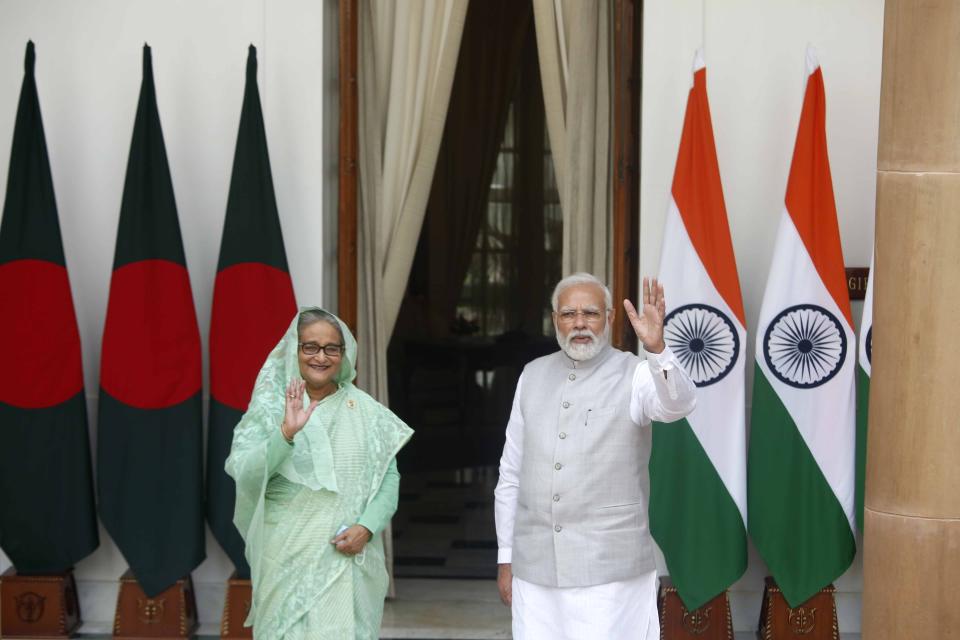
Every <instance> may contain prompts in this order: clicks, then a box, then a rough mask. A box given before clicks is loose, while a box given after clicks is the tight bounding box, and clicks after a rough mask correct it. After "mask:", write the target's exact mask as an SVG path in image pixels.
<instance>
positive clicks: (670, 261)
mask: <svg viewBox="0 0 960 640" xmlns="http://www.w3.org/2000/svg"><path fill="white" fill-rule="evenodd" d="M706 73H707V72H706V69H705V68H704V64H703V59H702V57H701V56H700V54H699V52H698V53H697V56H696V60H695V62H694V74H693V86H692V87H691V89H690V94H689V97H688V98H687V114H686V117H685V118H684V123H683V133H682V134H681V138H680V150H679V153H678V156H677V166H676V170H675V172H674V177H673V188H672V196H673V197H672V198H671V201H670V208H669V211H668V212H667V222H666V229H665V231H664V237H663V250H662V254H661V261H660V279H661V281H662V282H663V285H664V290H665V292H666V298H667V304H668V309H667V311H668V313H667V316H666V318H665V324H664V340H665V341H666V343H667V344H668V345H669V346H670V348H671V349H672V350H673V351H674V353H675V354H676V355H677V357H678V358H679V359H680V361H681V363H682V364H683V366H684V368H685V369H686V371H687V372H688V373H689V374H690V376H691V377H692V378H693V380H694V382H695V383H696V385H697V408H696V409H695V410H694V412H693V413H691V414H690V415H689V416H687V418H686V419H685V420H681V421H679V422H674V423H671V424H659V423H655V424H654V426H653V450H652V452H651V456H650V531H651V533H652V534H653V536H654V538H655V539H656V541H657V544H659V545H660V548H661V550H662V551H663V553H664V556H665V558H666V562H667V568H668V569H669V573H670V577H671V579H672V580H673V583H674V586H675V587H676V588H677V593H678V594H679V596H680V598H681V599H682V600H683V602H684V605H685V606H686V607H687V608H688V609H689V610H693V609H697V608H699V607H700V606H701V605H703V604H705V603H706V602H708V601H709V600H710V599H711V598H713V597H714V596H716V595H717V594H719V593H722V592H723V591H724V590H726V589H727V587H729V586H730V584H732V583H733V582H734V581H735V580H737V578H739V577H740V576H741V575H743V572H744V570H745V569H746V566H747V534H746V527H745V524H744V523H745V522H746V516H747V513H746V510H747V496H746V492H747V491H746V460H745V457H746V436H745V433H744V346H745V345H746V330H745V328H744V327H745V325H746V323H745V322H744V314H743V301H742V298H741V295H740V282H739V280H738V279H737V264H736V261H735V260H734V256H733V245H732V243H731V241H730V229H729V226H728V224H727V211H726V208H725V206H724V203H723V189H722V188H721V185H720V170H719V168H718V165H717V153H716V149H715V147H714V142H713V127H712V126H711V124H710V106H709V105H708V103H707V75H706Z"/></svg>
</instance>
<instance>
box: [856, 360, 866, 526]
mask: <svg viewBox="0 0 960 640" xmlns="http://www.w3.org/2000/svg"><path fill="white" fill-rule="evenodd" d="M869 406H870V376H868V375H867V372H866V371H864V369H863V367H860V366H858V367H857V466H856V473H857V490H856V491H857V493H856V498H855V501H854V503H853V509H854V513H855V514H856V516H857V528H858V529H859V530H860V531H863V498H864V492H865V489H866V483H865V480H866V477H867V473H866V472H867V418H868V409H869Z"/></svg>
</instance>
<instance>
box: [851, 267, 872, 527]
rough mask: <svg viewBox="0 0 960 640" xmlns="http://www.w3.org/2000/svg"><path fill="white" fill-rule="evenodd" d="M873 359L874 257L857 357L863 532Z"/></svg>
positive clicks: (859, 492) (859, 517)
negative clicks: (871, 366)
mask: <svg viewBox="0 0 960 640" xmlns="http://www.w3.org/2000/svg"><path fill="white" fill-rule="evenodd" d="M872 359H873V258H871V259H870V275H869V276H868V279H867V294H866V297H865V298H864V300H863V315H862V316H861V317H860V352H859V353H858V357H857V360H859V364H860V366H859V367H857V493H856V503H855V504H856V510H855V511H854V513H856V516H857V528H858V529H859V530H860V531H861V532H862V531H863V504H864V503H863V500H864V495H865V490H864V486H865V484H866V483H865V482H864V480H865V479H866V476H867V474H866V471H867V423H868V421H867V418H868V417H869V411H868V409H869V406H870V361H871V360H872Z"/></svg>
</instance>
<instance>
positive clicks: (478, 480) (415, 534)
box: [393, 467, 497, 579]
mask: <svg viewBox="0 0 960 640" xmlns="http://www.w3.org/2000/svg"><path fill="white" fill-rule="evenodd" d="M496 484H497V470H496V468H494V467H481V468H476V469H465V470H461V471H436V472H422V473H404V474H403V490H402V491H401V493H400V505H399V508H398V509H397V515H396V516H395V517H394V520H393V536H394V537H393V549H394V573H395V575H396V576H397V578H456V579H478V578H480V579H483V578H485V579H492V578H495V577H496V574H497V536H496V530H495V527H494V520H493V489H494V487H495V486H496Z"/></svg>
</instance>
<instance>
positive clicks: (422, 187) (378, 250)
mask: <svg viewBox="0 0 960 640" xmlns="http://www.w3.org/2000/svg"><path fill="white" fill-rule="evenodd" d="M466 13H467V0H361V2H360V35H359V50H358V67H359V69H358V76H359V77H358V82H359V86H358V99H359V105H358V106H359V120H360V121H359V143H360V148H359V157H360V166H359V182H360V211H359V218H360V221H359V227H360V229H359V246H358V253H359V257H358V260H357V262H358V265H357V269H358V288H359V291H358V297H359V300H358V307H359V308H358V314H357V316H358V317H357V341H358V342H359V363H358V376H359V380H358V382H359V384H360V386H361V387H362V388H363V389H365V390H366V391H367V392H368V393H370V394H371V395H372V396H373V397H374V398H376V399H378V400H380V401H381V402H383V403H385V404H386V403H387V402H388V398H387V343H388V342H389V340H390V334H391V332H392V331H393V324H394V322H395V321H396V319H397V313H398V312H399V310H400V302H401V300H402V299H403V292H404V289H405V288H406V283H407V277H408V275H409V273H410V267H411V265H412V263H413V256H414V252H415V251H416V247H417V239H418V237H419V235H420V227H421V225H422V223H423V215H424V210H425V209H426V205H427V197H428V196H429V193H430V183H431V181H432V178H433V170H434V167H435V165H436V161H437V151H438V149H439V148H440V140H441V136H442V134H443V125H444V119H445V117H446V113H447V103H448V101H449V98H450V87H451V85H452V84H453V75H454V69H455V68H456V63H457V52H458V51H459V48H460V37H461V35H462V33H463V23H464V20H465V18H466ZM384 546H385V551H386V555H387V568H388V571H390V574H391V577H392V575H393V570H392V569H393V544H392V539H391V534H390V529H389V527H388V528H387V531H385V532H384ZM391 582H392V581H391ZM390 593H391V595H393V585H392V584H391V588H390Z"/></svg>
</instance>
